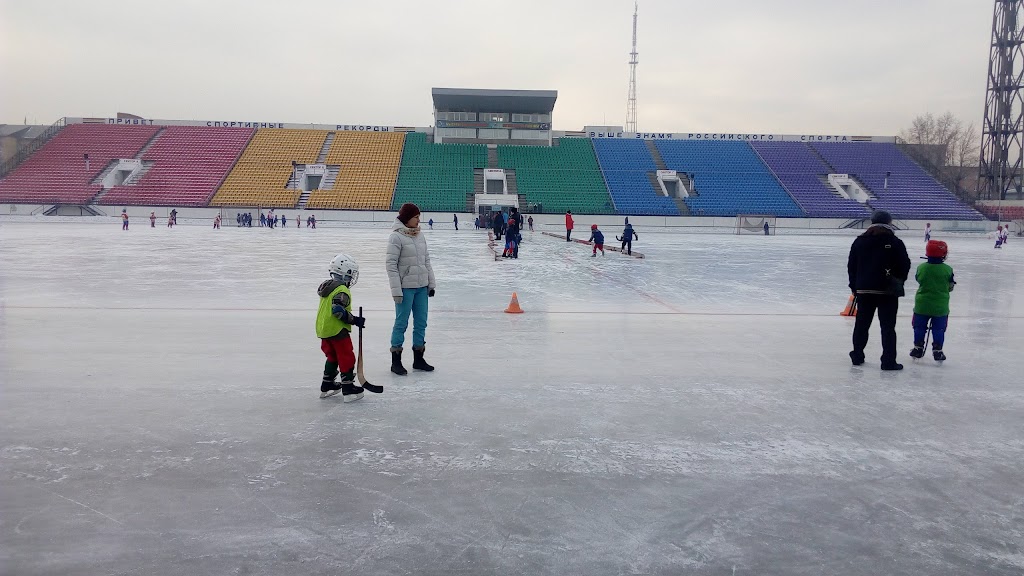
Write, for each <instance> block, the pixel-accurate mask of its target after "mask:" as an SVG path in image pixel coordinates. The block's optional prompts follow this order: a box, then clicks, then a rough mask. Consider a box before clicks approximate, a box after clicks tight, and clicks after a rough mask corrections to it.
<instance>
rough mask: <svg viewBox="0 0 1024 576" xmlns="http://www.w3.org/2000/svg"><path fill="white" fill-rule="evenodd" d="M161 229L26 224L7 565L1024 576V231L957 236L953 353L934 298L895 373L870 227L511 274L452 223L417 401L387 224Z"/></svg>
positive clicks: (8, 315)
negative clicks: (364, 391) (406, 364)
mask: <svg viewBox="0 0 1024 576" xmlns="http://www.w3.org/2000/svg"><path fill="white" fill-rule="evenodd" d="M104 222H105V221H104ZM141 224H143V222H139V223H136V222H133V223H132V226H133V227H132V229H131V230H130V231H128V232H122V231H121V230H120V226H119V224H118V223H116V222H113V221H111V222H109V223H102V224H96V223H84V222H82V223H61V224H43V223H37V222H25V221H23V220H18V219H10V220H4V221H2V222H0V391H2V396H0V398H2V401H0V430H2V438H0V464H2V474H0V481H2V497H0V573H3V574H17V575H43V574H47V575H49V574H268V575H270V574H274V575H276V574H289V575H306V574H310V575H312V574H360V575H374V574H380V575H393V574H474V575H477V574H679V573H699V574H759V575H763V574H780V575H782V574H786V575H792V574H858V575H877V574H887V575H894V574H907V575H911V574H913V575H920V574H982V573H984V574H1020V573H1021V572H1022V571H1024V550H1022V542H1024V511H1022V507H1024V471H1022V469H1021V462H1024V437H1022V430H1024V390H1022V389H1021V381H1020V374H1021V371H1020V366H1021V350H1022V349H1024V330H1022V328H1024V292H1022V290H1021V287H1022V286H1024V266H1022V264H1024V242H1022V241H1021V240H1015V239H1011V240H1010V242H1009V244H1008V245H1007V247H1006V248H1005V249H1002V250H999V251H997V250H993V249H992V242H991V240H990V239H988V238H986V237H983V236H970V235H962V236H952V235H947V236H945V237H944V236H943V235H942V234H936V237H939V238H942V239H945V240H947V241H948V242H949V244H950V253H951V256H950V259H949V263H950V264H951V265H952V266H953V268H954V270H955V271H956V276H957V280H958V282H959V284H958V287H957V290H956V291H955V292H954V294H953V297H952V318H951V321H950V331H949V334H948V338H947V344H946V351H947V354H948V356H949V360H948V361H947V362H945V363H944V364H942V365H938V364H936V363H934V362H932V361H931V360H930V359H929V358H928V357H926V359H924V360H920V361H916V362H915V361H911V360H910V358H909V357H908V356H907V352H909V350H910V347H911V330H910V312H911V308H912V300H911V298H907V299H904V300H903V301H902V302H901V312H900V323H899V338H900V340H899V350H900V359H901V361H902V362H903V363H904V364H905V365H906V370H904V371H903V372H901V373H883V372H881V371H880V370H879V368H878V357H879V355H880V346H879V337H878V328H877V324H876V326H874V327H873V329H872V335H871V343H870V345H869V349H868V363H867V364H865V365H864V366H862V367H852V366H850V362H849V358H848V356H847V352H848V351H849V348H850V335H851V331H852V322H853V321H852V319H848V318H842V317H840V316H839V315H838V313H839V312H840V310H842V308H843V306H844V305H845V303H846V298H847V293H848V290H847V288H846V279H845V274H846V272H845V265H846V254H847V251H848V248H849V244H850V242H851V241H852V238H853V234H854V233H853V232H851V233H837V234H826V235H816V236H808V235H792V236H787V235H779V236H772V237H763V236H734V235H730V234H720V235H695V234H681V233H675V232H671V231H658V230H645V229H639V230H638V232H639V234H640V237H641V238H642V241H641V242H636V243H634V248H635V249H636V250H639V251H642V252H644V253H645V254H646V255H647V259H645V260H638V259H633V258H628V257H624V256H621V255H618V254H614V253H608V255H607V256H605V257H603V258H602V257H598V258H591V257H590V251H589V250H588V249H587V248H586V247H584V246H580V245H578V244H569V243H566V242H564V241H559V240H557V239H554V238H549V237H544V236H541V235H540V234H539V233H537V234H529V233H527V234H526V239H525V241H524V244H523V247H522V251H521V258H520V259H519V260H518V261H499V262H495V261H493V259H492V258H491V255H490V252H489V251H488V250H487V248H486V245H485V236H484V234H485V233H482V232H475V231H473V230H462V231H459V232H455V231H453V230H451V229H449V228H447V227H445V228H444V229H441V227H440V226H439V227H438V229H437V230H433V231H429V232H426V234H428V241H429V243H430V246H431V256H432V260H433V263H434V266H435V271H436V275H437V278H438V288H437V296H436V297H435V298H434V299H432V300H431V310H430V327H429V329H428V332H427V343H428V344H427V359H428V360H429V361H430V362H431V363H433V364H434V365H435V366H437V371H436V372H434V373H431V374H424V373H411V374H410V375H409V376H407V377H404V378H403V377H398V376H394V375H392V374H391V373H390V372H389V371H388V366H389V357H388V350H387V349H388V345H389V343H388V339H389V335H390V327H391V322H392V320H393V318H394V309H393V304H392V302H391V298H390V295H389V291H388V287H387V282H386V278H385V273H384V264H383V259H384V248H385V242H386V238H387V235H388V229H387V228H386V227H385V226H360V225H338V226H335V227H323V226H322V227H321V228H320V229H318V230H307V229H305V228H302V229H295V228H287V229H277V230H267V229H259V228H252V229H236V228H235V227H234V226H233V225H229V224H228V223H226V224H225V227H224V228H223V229H222V230H219V231H216V230H213V229H211V228H208V227H207V226H198V225H197V226H188V225H185V226H179V227H177V228H174V229H167V228H164V227H162V226H161V227H157V228H156V229H150V228H148V227H144V226H142V225H141ZM556 231H557V230H556ZM605 233H606V234H607V235H609V236H612V235H614V234H615V233H618V231H617V230H605ZM901 235H902V236H903V237H904V239H905V240H906V242H907V244H908V246H909V247H910V248H911V252H912V254H913V256H914V257H915V258H916V256H917V253H921V254H923V249H924V243H923V240H922V239H921V238H920V234H918V233H910V232H908V233H902V234H901ZM610 240H611V239H609V241H610ZM339 251H344V252H348V253H349V254H351V255H353V256H354V257H355V258H356V259H357V260H358V261H359V263H360V267H361V273H360V277H359V282H358V285H357V286H356V287H355V289H354V293H355V304H356V306H363V307H364V309H365V313H366V316H367V318H368V320H367V328H366V331H365V337H366V340H365V349H366V367H367V377H368V378H369V380H370V381H371V382H374V383H376V384H383V385H384V387H385V392H384V394H382V395H369V394H368V395H366V397H365V398H363V399H362V400H361V401H359V402H356V403H352V404H343V403H342V402H341V398H340V397H334V398H330V399H327V400H320V399H319V398H318V394H319V388H318V384H319V381H320V375H321V371H322V367H323V357H322V353H321V352H320V350H319V346H318V341H317V340H316V338H315V334H314V330H313V318H314V315H315V309H316V294H315V290H316V287H317V285H318V283H319V282H320V281H321V280H322V279H323V278H324V277H325V274H326V266H327V263H328V262H329V261H330V259H331V257H332V256H334V254H335V253H337V252H339ZM917 262H918V260H915V265H916V263H917ZM915 288H916V286H915V285H914V282H913V281H910V282H908V285H907V290H908V293H909V294H913V291H914V289H915ZM513 291H515V292H517V293H518V296H519V301H520V303H521V305H522V307H523V308H524V310H525V311H526V312H525V314H522V315H507V314H503V313H502V312H501V311H502V310H503V309H504V308H505V307H506V306H507V304H508V301H509V298H510V296H511V294H512V292H513ZM410 332H411V331H410ZM410 336H411V335H410ZM409 361H411V359H409Z"/></svg>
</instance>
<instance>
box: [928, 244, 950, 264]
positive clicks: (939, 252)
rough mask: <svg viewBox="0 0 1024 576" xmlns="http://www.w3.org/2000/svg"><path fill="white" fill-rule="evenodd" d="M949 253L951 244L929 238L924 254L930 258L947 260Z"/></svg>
mask: <svg viewBox="0 0 1024 576" xmlns="http://www.w3.org/2000/svg"><path fill="white" fill-rule="evenodd" d="M948 254H949V246H947V245H946V243H945V242H943V241H942V240H929V241H928V244H925V247H924V255H925V256H927V257H929V258H942V259H943V260H945V259H946V256H947V255H948Z"/></svg>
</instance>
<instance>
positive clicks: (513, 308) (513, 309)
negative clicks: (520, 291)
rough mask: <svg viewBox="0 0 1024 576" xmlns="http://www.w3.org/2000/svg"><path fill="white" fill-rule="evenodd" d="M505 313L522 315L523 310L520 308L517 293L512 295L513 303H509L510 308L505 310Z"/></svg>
mask: <svg viewBox="0 0 1024 576" xmlns="http://www.w3.org/2000/svg"><path fill="white" fill-rule="evenodd" d="M505 312H506V313H508V314H522V313H523V309H522V308H520V307H519V296H516V293H515V292H513V293H512V301H511V302H509V303H508V308H505Z"/></svg>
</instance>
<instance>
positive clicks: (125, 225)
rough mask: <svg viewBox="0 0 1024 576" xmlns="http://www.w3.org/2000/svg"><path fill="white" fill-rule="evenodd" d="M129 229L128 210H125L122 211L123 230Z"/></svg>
mask: <svg viewBox="0 0 1024 576" xmlns="http://www.w3.org/2000/svg"><path fill="white" fill-rule="evenodd" d="M127 229H128V210H127V209H125V208H122V209H121V230H127Z"/></svg>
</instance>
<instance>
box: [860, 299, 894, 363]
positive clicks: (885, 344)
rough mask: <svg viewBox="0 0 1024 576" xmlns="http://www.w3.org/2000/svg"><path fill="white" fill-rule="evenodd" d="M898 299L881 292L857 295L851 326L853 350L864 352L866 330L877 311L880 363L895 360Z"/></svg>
mask: <svg viewBox="0 0 1024 576" xmlns="http://www.w3.org/2000/svg"><path fill="white" fill-rule="evenodd" d="M899 308H900V299H899V298H897V297H896V296H885V295H881V294H859V295H858V296H857V323H856V324H855V325H854V327H853V351H854V352H857V353H859V354H863V353H864V347H865V346H867V345H868V331H869V330H870V329H871V322H872V321H873V320H874V319H875V312H876V311H877V312H878V323H879V325H881V327H882V364H894V363H895V362H896V313H897V312H898V311H899Z"/></svg>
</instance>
